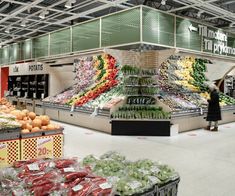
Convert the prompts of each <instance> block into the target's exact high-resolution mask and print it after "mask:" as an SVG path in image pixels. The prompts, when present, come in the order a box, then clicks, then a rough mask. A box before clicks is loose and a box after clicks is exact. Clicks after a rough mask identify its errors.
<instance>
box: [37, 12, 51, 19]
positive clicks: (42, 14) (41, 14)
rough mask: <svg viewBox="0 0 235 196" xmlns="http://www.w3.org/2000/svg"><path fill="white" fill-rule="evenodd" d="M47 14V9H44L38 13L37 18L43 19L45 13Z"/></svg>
mask: <svg viewBox="0 0 235 196" xmlns="http://www.w3.org/2000/svg"><path fill="white" fill-rule="evenodd" d="M47 14H49V11H48V10H44V11H42V12H41V13H40V15H39V18H41V19H45V17H46V15H47Z"/></svg>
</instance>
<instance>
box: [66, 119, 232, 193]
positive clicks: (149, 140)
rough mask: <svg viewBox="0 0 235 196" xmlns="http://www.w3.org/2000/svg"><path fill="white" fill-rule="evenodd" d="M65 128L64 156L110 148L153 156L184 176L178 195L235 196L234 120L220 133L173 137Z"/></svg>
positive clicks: (135, 155) (129, 154) (132, 155)
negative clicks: (111, 133) (116, 133)
mask: <svg viewBox="0 0 235 196" xmlns="http://www.w3.org/2000/svg"><path fill="white" fill-rule="evenodd" d="M64 128H65V156H69V157H80V158H82V157H84V156H86V155H88V154H94V155H96V156H99V155H100V154H103V153H105V152H107V151H110V150H115V151H118V152H121V153H123V154H124V155H126V156H127V157H128V158H129V159H143V158H150V159H152V160H161V161H162V162H163V163H166V164H169V165H171V166H173V167H174V168H175V169H176V170H177V171H178V172H179V173H180V176H181V182H180V186H179V193H178V196H234V195H235V123H231V124H226V125H221V126H220V127H219V129H220V131H219V132H218V133H215V132H213V133H212V132H208V131H204V130H196V131H192V132H187V133H183V134H179V135H177V136H174V137H126V136H110V135H108V134H104V133H99V132H95V131H91V130H88V129H84V128H79V127H75V126H71V125H64Z"/></svg>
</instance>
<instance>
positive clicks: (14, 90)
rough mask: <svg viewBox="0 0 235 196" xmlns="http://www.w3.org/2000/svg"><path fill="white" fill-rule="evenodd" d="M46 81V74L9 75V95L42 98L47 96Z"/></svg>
mask: <svg viewBox="0 0 235 196" xmlns="http://www.w3.org/2000/svg"><path fill="white" fill-rule="evenodd" d="M48 81H49V75H48V74H38V75H22V76H20V75H18V76H9V77H8V91H9V95H10V96H17V97H24V98H34V99H43V98H44V97H47V96H48V88H49V87H48Z"/></svg>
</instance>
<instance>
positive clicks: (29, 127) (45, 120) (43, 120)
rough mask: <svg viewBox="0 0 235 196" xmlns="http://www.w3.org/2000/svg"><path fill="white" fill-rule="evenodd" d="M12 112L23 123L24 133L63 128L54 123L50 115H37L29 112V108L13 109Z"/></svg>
mask: <svg viewBox="0 0 235 196" xmlns="http://www.w3.org/2000/svg"><path fill="white" fill-rule="evenodd" d="M11 114H12V115H14V116H15V117H16V120H17V121H18V122H19V123H20V124H21V128H22V131H21V132H22V133H30V132H37V131H49V130H58V129H60V128H61V127H60V126H59V125H55V124H52V123H51V122H50V117H49V116H47V115H41V116H37V115H36V114H35V113H34V112H29V111H28V110H22V111H20V110H13V111H12V112H11Z"/></svg>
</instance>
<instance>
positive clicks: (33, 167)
mask: <svg viewBox="0 0 235 196" xmlns="http://www.w3.org/2000/svg"><path fill="white" fill-rule="evenodd" d="M27 166H28V168H29V170H30V171H39V170H40V169H39V167H38V164H36V163H33V164H29V165H27Z"/></svg>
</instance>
